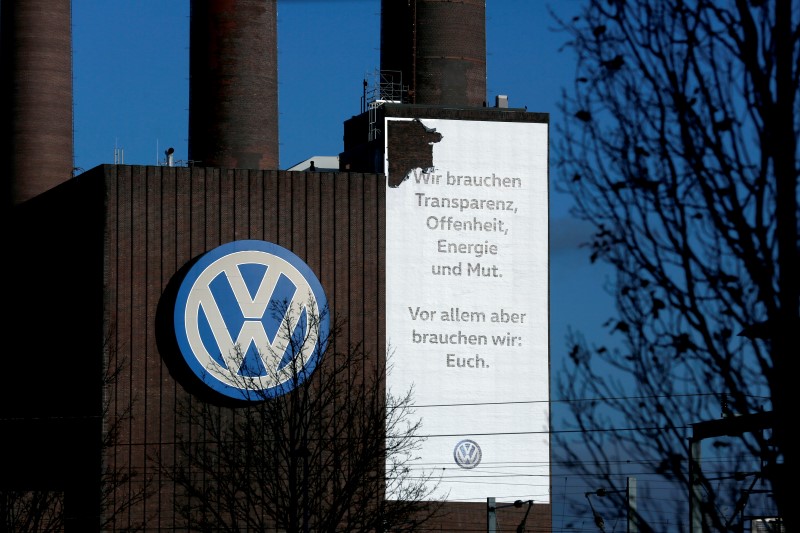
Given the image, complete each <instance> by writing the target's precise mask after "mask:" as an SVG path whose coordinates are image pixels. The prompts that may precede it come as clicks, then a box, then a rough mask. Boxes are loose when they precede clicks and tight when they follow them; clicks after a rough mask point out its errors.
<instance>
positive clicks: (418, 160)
mask: <svg viewBox="0 0 800 533" xmlns="http://www.w3.org/2000/svg"><path fill="white" fill-rule="evenodd" d="M387 128H388V134H387V142H388V153H389V187H399V186H400V184H401V183H402V182H403V181H405V180H406V178H407V177H408V176H409V175H410V174H411V172H412V171H413V170H414V169H416V168H421V169H423V170H427V169H432V168H433V144H434V143H438V142H440V141H441V140H442V134H441V133H437V132H436V129H434V128H427V127H425V125H424V124H423V123H422V121H420V120H419V119H414V120H403V121H401V120H390V121H389V123H388V125H387Z"/></svg>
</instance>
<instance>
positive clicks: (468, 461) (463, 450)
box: [453, 439, 482, 469]
mask: <svg viewBox="0 0 800 533" xmlns="http://www.w3.org/2000/svg"><path fill="white" fill-rule="evenodd" d="M481 455H482V454H481V447H480V446H478V443H477V442H475V441H474V440H469V439H464V440H462V441H460V442H459V443H458V444H456V447H455V449H454V450H453V459H455V461H456V464H457V465H458V466H460V467H461V468H466V469H470V468H475V467H476V466H478V464H480V462H481Z"/></svg>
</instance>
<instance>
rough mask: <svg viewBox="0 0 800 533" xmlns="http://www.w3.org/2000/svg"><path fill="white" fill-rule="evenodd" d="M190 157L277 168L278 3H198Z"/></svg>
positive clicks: (211, 163)
mask: <svg viewBox="0 0 800 533" xmlns="http://www.w3.org/2000/svg"><path fill="white" fill-rule="evenodd" d="M190 17H191V18H190V36H189V38H190V48H189V159H190V160H191V161H192V162H193V164H195V165H200V166H207V167H225V168H246V169H255V170H269V169H277V168H278V39H277V0H192V3H191V15H190Z"/></svg>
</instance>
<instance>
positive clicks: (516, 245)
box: [384, 119, 550, 503]
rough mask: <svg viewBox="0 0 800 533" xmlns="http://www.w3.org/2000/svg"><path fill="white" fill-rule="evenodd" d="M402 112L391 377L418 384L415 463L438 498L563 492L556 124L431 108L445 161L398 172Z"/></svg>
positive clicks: (391, 230)
mask: <svg viewBox="0 0 800 533" xmlns="http://www.w3.org/2000/svg"><path fill="white" fill-rule="evenodd" d="M394 120H402V119H387V123H386V124H385V129H384V131H386V132H387V143H386V161H385V166H384V168H385V169H386V173H387V192H386V250H387V252H386V330H387V344H388V346H387V349H388V350H389V353H390V365H392V369H391V371H390V373H389V376H388V378H387V387H388V390H389V391H390V392H394V393H401V392H403V391H407V390H408V389H409V388H410V387H413V390H414V404H415V411H416V414H417V415H418V416H419V417H420V418H421V420H422V431H421V433H420V434H421V436H423V437H425V441H424V442H423V444H422V448H421V450H420V454H419V460H416V461H414V462H413V463H412V465H413V470H414V471H416V472H418V473H422V472H429V473H433V474H434V480H435V481H436V482H438V483H439V484H438V488H437V489H436V490H435V492H434V497H435V498H437V499H438V498H445V499H447V500H448V501H462V502H478V501H482V502H485V501H486V498H488V497H495V498H496V499H497V501H514V500H517V499H523V500H530V499H532V500H534V502H535V503H549V501H550V480H549V474H550V464H549V461H550V443H549V434H548V431H549V407H548V402H549V397H550V393H549V352H548V344H549V343H548V307H549V305H548V228H547V223H548V210H547V209H548V185H547V183H548V167H547V161H548V126H547V124H542V123H521V122H483V121H481V122H478V121H463V120H433V119H431V120H428V119H420V122H421V123H422V125H423V126H424V127H425V128H427V130H428V131H431V132H432V131H435V132H436V133H438V134H440V137H438V138H439V140H438V141H436V142H431V143H430V149H431V150H432V159H431V161H432V163H433V164H432V166H430V167H427V168H420V167H418V168H415V169H409V172H408V173H407V174H405V175H404V176H391V175H389V174H390V170H389V169H390V168H392V165H391V164H390V162H391V161H392V158H393V156H394V157H401V156H403V155H404V154H403V153H402V152H403V148H402V147H399V146H398V144H397V143H392V139H391V138H390V137H391V135H392V132H393V129H392V124H390V122H392V121H394ZM395 130H396V128H395ZM392 150H394V152H395V153H392ZM395 168H396V165H395ZM403 178H404V179H403ZM412 473H413V472H412ZM393 496H395V497H396V494H395V495H393V494H389V498H393Z"/></svg>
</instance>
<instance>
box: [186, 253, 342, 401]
mask: <svg viewBox="0 0 800 533" xmlns="http://www.w3.org/2000/svg"><path fill="white" fill-rule="evenodd" d="M174 324H175V335H176V337H177V341H178V346H179V347H180V351H181V354H182V355H183V357H184V359H185V360H186V362H187V364H188V365H189V367H190V368H191V370H192V372H194V373H195V374H196V375H197V377H199V378H200V379H201V380H202V381H203V382H204V383H205V384H206V385H208V386H209V387H211V388H212V389H214V390H215V391H216V392H218V393H220V394H223V395H226V396H229V397H231V398H235V399H238V400H249V401H259V400H265V399H267V398H270V397H275V396H280V395H282V394H286V393H287V392H289V391H291V390H292V389H293V388H295V387H296V386H297V385H299V384H301V383H302V382H303V381H304V380H305V379H306V378H307V377H308V376H309V375H311V373H312V372H313V371H314V368H315V367H316V365H317V363H318V360H319V358H320V357H321V355H322V353H323V352H324V350H325V344H326V342H327V337H328V333H329V329H330V326H329V320H328V309H327V299H326V298H325V293H324V291H323V290H322V285H321V284H320V282H319V280H317V277H316V276H315V275H314V273H313V272H312V271H311V269H310V268H309V267H308V265H306V264H305V263H304V262H303V261H302V260H301V259H300V258H299V257H297V256H296V255H294V254H293V253H292V252H290V251H289V250H287V249H285V248H282V247H280V246H278V245H277V244H272V243H268V242H264V241H254V240H244V241H234V242H230V243H228V244H223V245H222V246H220V247H218V248H215V249H213V250H211V251H209V252H208V253H206V254H204V255H203V256H201V257H200V259H199V260H198V261H197V262H196V263H195V264H194V265H193V266H192V267H191V269H190V270H189V272H188V274H187V275H186V277H185V278H184V280H183V282H182V283H181V285H180V288H179V289H178V296H177V299H176V302H175V315H174Z"/></svg>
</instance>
